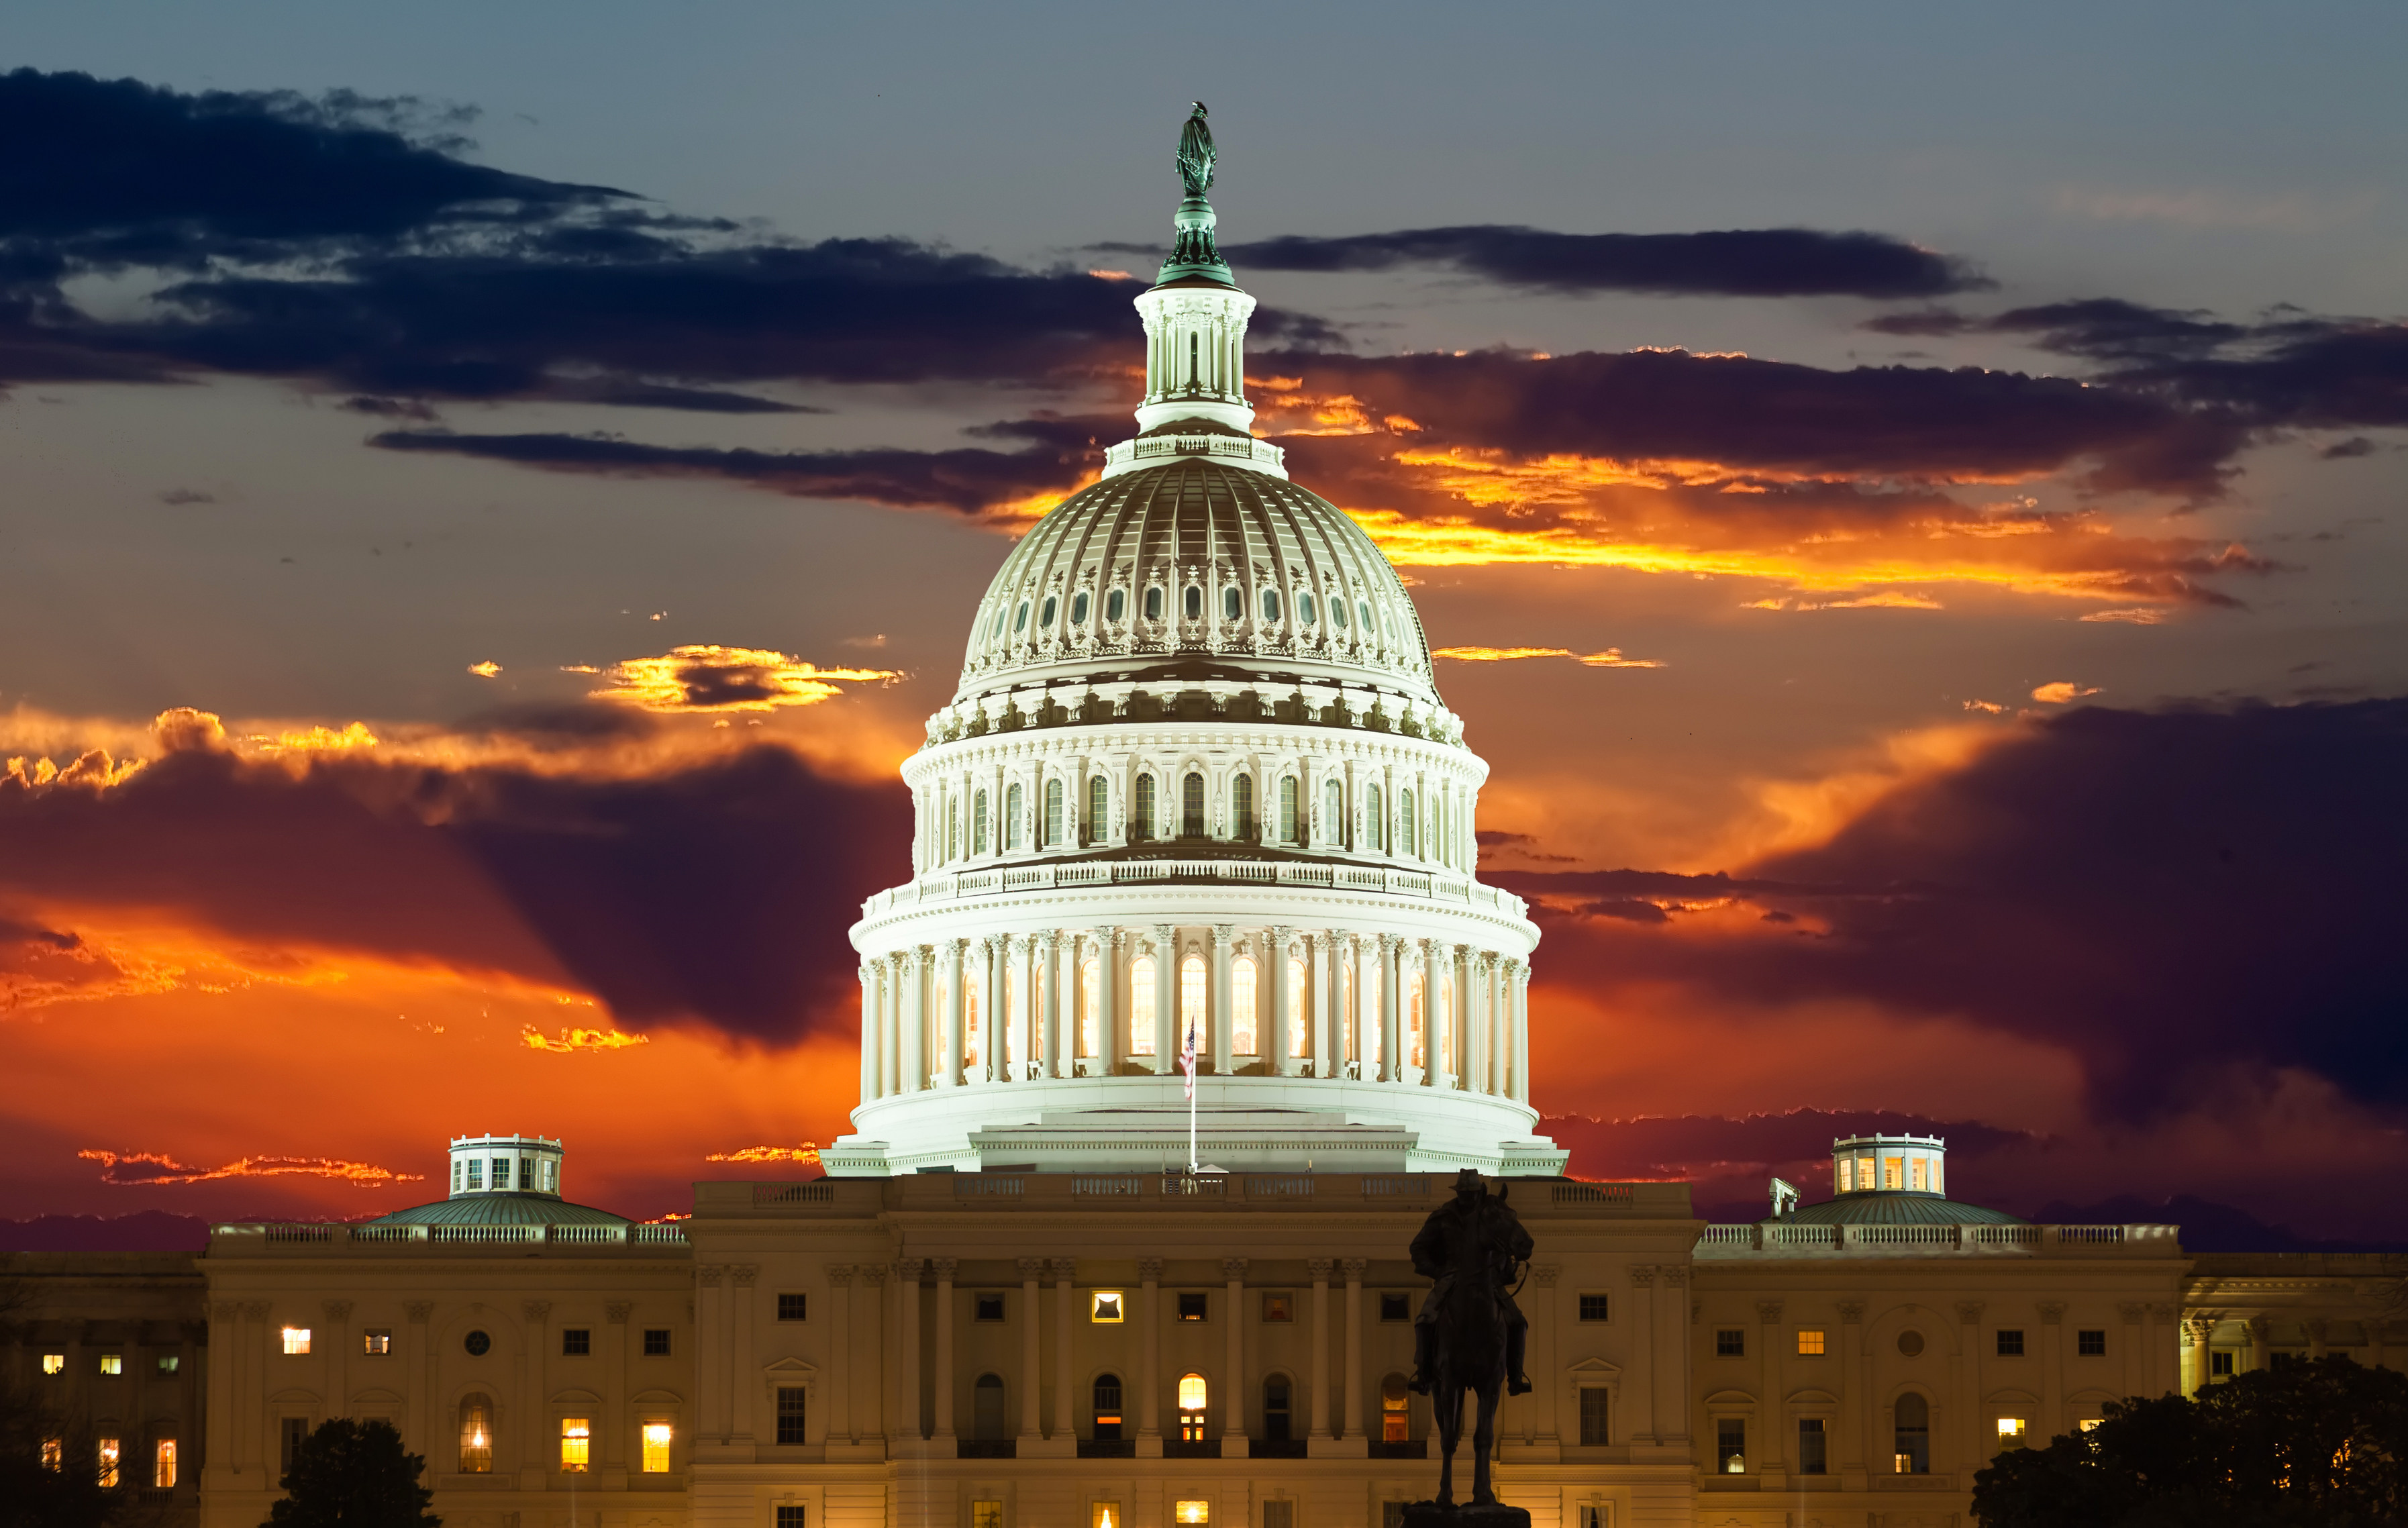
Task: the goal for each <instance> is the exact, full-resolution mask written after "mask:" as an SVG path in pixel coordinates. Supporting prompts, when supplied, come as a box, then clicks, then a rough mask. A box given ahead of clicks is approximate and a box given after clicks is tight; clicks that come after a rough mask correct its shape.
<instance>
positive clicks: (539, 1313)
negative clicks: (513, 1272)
mask: <svg viewBox="0 0 2408 1528" xmlns="http://www.w3.org/2000/svg"><path fill="white" fill-rule="evenodd" d="M519 1309H520V1311H521V1312H522V1313H523V1315H524V1316H525V1317H526V1319H527V1320H528V1321H541V1320H543V1319H544V1318H545V1317H546V1316H549V1315H551V1314H552V1302H551V1301H549V1300H523V1301H521V1302H520V1303H519ZM327 1314H328V1315H332V1314H334V1312H332V1311H328V1312H327Z"/></svg>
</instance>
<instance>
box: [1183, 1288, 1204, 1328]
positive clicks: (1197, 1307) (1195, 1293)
mask: <svg viewBox="0 0 2408 1528" xmlns="http://www.w3.org/2000/svg"><path fill="white" fill-rule="evenodd" d="M1210 1299H1211V1296H1210V1295H1208V1294H1206V1293H1205V1292H1203V1291H1201V1290H1181V1291H1180V1292H1179V1319H1180V1320H1181V1321H1202V1320H1204V1318H1205V1314H1206V1312H1207V1311H1209V1310H1210V1309H1211V1307H1210V1306H1209V1305H1207V1304H1206V1302H1207V1301H1208V1300H1210Z"/></svg>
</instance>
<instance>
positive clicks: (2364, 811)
mask: <svg viewBox="0 0 2408 1528" xmlns="http://www.w3.org/2000/svg"><path fill="white" fill-rule="evenodd" d="M2403 771H2408V699H2399V698H2394V699H2386V700H2370V701H2361V702H2357V703H2353V704H2315V705H2297V706H2279V707H2278V706H2266V705H2250V706H2245V707H2239V708H2235V709H2210V708H2205V707H2183V708H2170V709H2166V710H2159V711H2126V710H2111V709H2106V708H2101V707H2085V708H2083V709H2078V710H2075V711H2072V712H2071V713H2069V714H2066V715H2062V716H2057V717H2051V718H2047V719H2044V720H2034V721H2029V722H2028V723H2027V724H2025V725H2024V726H2023V727H2021V728H2020V729H2018V730H2017V731H2016V732H2015V733H2014V735H2011V736H2009V737H2007V738H2005V739H2004V740H2002V741H2000V743H1999V744H1997V745H1996V746H1994V747H1992V748H1990V749H1989V750H1986V751H1985V752H1983V753H1982V754H1980V755H1979V756H1977V757H1976V758H1974V759H1973V760H1972V761H1971V763H1969V764H1965V765H1963V766H1962V767H1959V768H1957V769H1953V770H1949V771H1945V772H1943V773H1941V774H1938V775H1936V776H1933V777H1932V778H1928V779H1923V780H1918V781H1915V782H1914V783H1910V784H1907V785H1902V786H1900V787H1899V788H1898V789H1896V790H1894V791H1893V792H1891V793H1889V794H1888V795H1886V796H1885V797H1884V798H1882V799H1881V800H1879V801H1878V802H1876V803H1875V804H1873V805H1872V806H1871V807H1869V808H1868V809H1866V810H1865V811H1863V812H1862V813H1860V814H1859V815H1857V816H1856V818H1855V819H1854V820H1853V821H1850V822H1848V823H1847V824H1846V825H1845V826H1843V827H1842V828H1841V829H1840V830H1839V831H1838V833H1837V834H1836V835H1834V836H1833V837H1832V838H1831V839H1830V840H1829V842H1828V843H1827V844H1825V845H1823V846H1822V847H1820V848H1816V849H1813V850H1802V851H1799V852H1796V853H1790V854H1785V855H1781V856H1778V857H1776V858H1774V859H1771V860H1768V861H1766V862H1765V863H1763V864H1758V865H1756V866H1752V867H1749V868H1748V873H1746V874H1743V875H1740V876H1734V877H1722V876H1694V877H1693V876H1679V877H1666V876H1661V875H1658V874H1656V873H1651V872H1636V873H1634V872H1591V873H1579V872H1575V873H1567V874H1552V875H1551V874H1548V873H1544V872H1535V871H1518V872H1494V873H1492V874H1493V878H1495V879H1497V880H1498V881H1499V882H1501V883H1504V884H1507V885H1509V886H1512V887H1513V888H1514V889H1515V890H1518V891H1521V892H1522V893H1525V894H1527V895H1530V896H1533V897H1535V898H1537V899H1539V900H1540V902H1541V915H1542V921H1544V922H1546V923H1547V924H1548V925H1549V932H1548V946H1547V947H1548V949H1549V950H1551V951H1553V952H1554V959H1553V961H1552V962H1550V964H1551V965H1552V966H1553V967H1555V970H1556V971H1557V972H1559V973H1564V974H1560V975H1556V976H1555V977H1553V978H1548V979H1555V980H1563V979H1571V980H1573V981H1575V982H1580V981H1590V982H1595V983H1598V984H1599V985H1600V986H1603V987H1607V988H1611V987H1613V986H1614V985H1616V984H1618V983H1625V982H1628V983H1643V982H1647V981H1651V980H1668V979H1669V980H1676V981H1685V982H1689V983H1693V984H1695V985H1696V987H1697V988H1698V989H1699V991H1700V992H1703V993H1710V994H1720V995H1722V996H1726V997H1728V998H1730V999H1733V1000H1735V1002H1736V1004H1737V1005H1738V1006H1740V1007H1747V1006H1752V1005H1763V1004H1771V1005H1782V1004H1793V1003H1801V1002H1812V1001H1817V1000H1826V999H1834V998H1840V999H1853V1000H1856V1001H1862V1002H1868V1003H1871V1004H1873V1005H1876V1006H1878V1007H1884V1008H1887V1009H1889V1010H1892V1011H1898V1012H1905V1013H1919V1014H1928V1015H1951V1016H1957V1017H1960V1018H1963V1019H1965V1020H1968V1021H1971V1022H1974V1023H1976V1024H1979V1025H1982V1026H1984V1027H1986V1028H1990V1029H1994V1030H1997V1031H1999V1032H2000V1033H2002V1034H2005V1035H2014V1036H2015V1037H2018V1038H2020V1039H2023V1040H2028V1041H2039V1042H2042V1043H2048V1044H2053V1045H2056V1046H2059V1047H2062V1048H2063V1049H2064V1050H2068V1051H2070V1052H2071V1053H2072V1054H2073V1055H2074V1056H2075V1057H2077V1058H2078V1059H2079V1061H2080V1063H2081V1064H2082V1066H2083V1068H2084V1071H2085V1077H2086V1078H2087V1086H2088V1092H2089V1097H2090V1100H2091V1103H2092V1105H2093V1107H2095V1108H2096V1109H2097V1110H2098V1111H2099V1112H2100V1114H2101V1115H2102V1117H2110V1118H2118V1119H2140V1118H2144V1117H2152V1116H2154V1115H2156V1114H2157V1113H2158V1112H2159V1111H2162V1110H2167V1109H2171V1108H2175V1107H2181V1106H2182V1105H2183V1104H2184V1103H2185V1101H2186V1098H2195V1096H2196V1090H2197V1089H2199V1088H2200V1087H2202V1086H2207V1085H2210V1084H2216V1085H2221V1084H2222V1082H2223V1081H2224V1080H2226V1079H2229V1078H2231V1077H2233V1076H2236V1075H2238V1076H2243V1077H2256V1078H2263V1077H2266V1076H2269V1075H2270V1074H2271V1073H2272V1071H2273V1070H2274V1069H2277V1068H2297V1069H2300V1070H2301V1071H2303V1072H2306V1073H2309V1074H2313V1075H2315V1076H2317V1077H2321V1078H2325V1079H2328V1080H2329V1083H2330V1084H2331V1085H2332V1086H2333V1087H2335V1088H2337V1089H2338V1090H2340V1092H2342V1093H2343V1094H2344V1095H2346V1096H2348V1097H2351V1098H2354V1099H2357V1100H2358V1101H2361V1102H2363V1103H2366V1104H2369V1105H2372V1106H2375V1107H2399V1106H2402V1105H2408V996H2403V994H2408V940H2402V939H2401V937H2400V933H2399V931H2400V927H2401V921H2402V915H2403V913H2408V897H2403V895H2402V893H2401V890H2400V886H2401V881H2400V873H2399V867H2400V865H2401V864H2402V863H2403V858H2402V857H2403V855H2408V795H2403V793H2401V791H2400V789H2399V781H2400V780H2401V778H2403ZM1617 896H1618V897H1623V898H1640V899H1645V900H1649V901H1653V902H1655V903H1656V905H1657V906H1658V907H1662V908H1663V909H1665V910H1666V911H1667V913H1668V918H1667V921H1666V922H1665V923H1663V924H1656V925H1641V924H1637V923H1634V922H1631V921H1627V920H1621V919H1604V920H1600V919H1598V918H1595V917H1591V916H1586V914H1587V912H1588V911H1589V908H1588V907H1587V906H1586V905H1587V904H1589V903H1591V902H1593V901H1595V900H1596V899H1598V898H1600V897H1617ZM1718 905H1722V906H1729V905H1737V906H1740V907H1746V908H1764V909H1775V910H1780V911H1785V912H1787V913H1790V914H1792V915H1793V917H1794V919H1795V921H1794V922H1792V923H1785V924H1766V923H1763V922H1761V921H1758V920H1756V919H1753V918H1751V919H1747V920H1745V921H1732V920H1722V921H1717V920H1715V918H1714V917H1713V913H1712V911H1711V909H1712V908H1713V907H1716V906H1718Z"/></svg>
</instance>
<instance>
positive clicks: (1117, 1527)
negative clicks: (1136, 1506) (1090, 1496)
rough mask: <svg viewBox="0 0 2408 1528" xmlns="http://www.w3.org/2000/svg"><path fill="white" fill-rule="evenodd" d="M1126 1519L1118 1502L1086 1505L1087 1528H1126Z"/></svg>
mask: <svg viewBox="0 0 2408 1528" xmlns="http://www.w3.org/2000/svg"><path fill="white" fill-rule="evenodd" d="M1127 1522H1128V1519H1127V1517H1126V1516H1125V1514H1123V1512H1122V1511H1121V1504H1120V1503H1118V1502H1090V1503H1089V1504H1088V1505H1087V1528H1126V1524H1127Z"/></svg>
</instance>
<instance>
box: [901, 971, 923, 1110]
mask: <svg viewBox="0 0 2408 1528" xmlns="http://www.w3.org/2000/svg"><path fill="white" fill-rule="evenodd" d="M927 1089H928V957H927V955H926V954H925V952H924V951H923V950H922V949H921V947H920V946H918V945H913V946H912V947H911V948H910V950H906V951H905V952H904V955H903V1091H904V1092H927Z"/></svg>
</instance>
